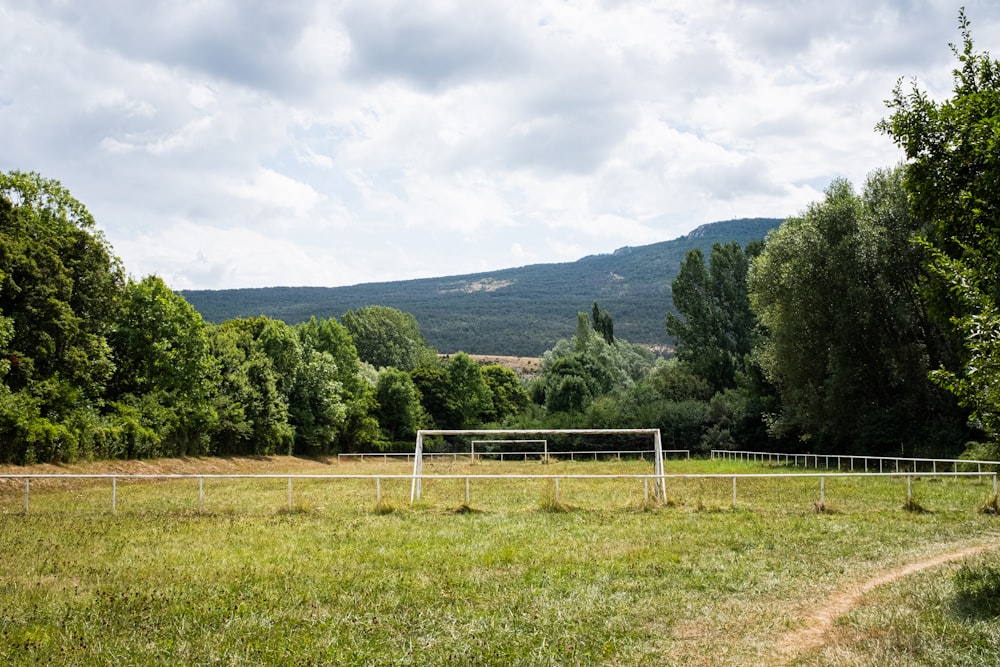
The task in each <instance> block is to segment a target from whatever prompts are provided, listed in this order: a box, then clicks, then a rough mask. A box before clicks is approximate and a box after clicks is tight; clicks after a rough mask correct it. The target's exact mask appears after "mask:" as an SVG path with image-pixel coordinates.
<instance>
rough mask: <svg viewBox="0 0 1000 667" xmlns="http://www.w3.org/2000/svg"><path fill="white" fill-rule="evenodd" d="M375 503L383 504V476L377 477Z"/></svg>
mask: <svg viewBox="0 0 1000 667" xmlns="http://www.w3.org/2000/svg"><path fill="white" fill-rule="evenodd" d="M375 504H376V505H381V504H382V478H381V477H376V478H375Z"/></svg>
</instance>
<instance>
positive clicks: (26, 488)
mask: <svg viewBox="0 0 1000 667" xmlns="http://www.w3.org/2000/svg"><path fill="white" fill-rule="evenodd" d="M993 479H996V477H995V476H994V478H993ZM30 495H31V478H30V477H25V478H24V513H25V514H27V513H28V497H29V496H30Z"/></svg>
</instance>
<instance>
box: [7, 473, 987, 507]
mask: <svg viewBox="0 0 1000 667" xmlns="http://www.w3.org/2000/svg"><path fill="white" fill-rule="evenodd" d="M993 497H994V498H996V497H997V474H996V473H993ZM24 511H25V512H27V511H28V510H27V501H25V510H24Z"/></svg>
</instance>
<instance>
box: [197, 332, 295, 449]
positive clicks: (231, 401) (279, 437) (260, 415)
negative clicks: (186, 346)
mask: <svg viewBox="0 0 1000 667" xmlns="http://www.w3.org/2000/svg"><path fill="white" fill-rule="evenodd" d="M286 326H287V325H285V324H284V323H283V322H278V321H276V320H271V319H269V318H266V317H264V316H260V317H257V318H252V319H242V320H230V321H228V322H224V323H223V324H221V325H219V326H217V327H214V328H213V329H212V330H211V334H210V346H211V351H212V355H213V356H214V357H215V359H216V360H217V361H218V363H219V366H220V373H221V377H222V380H221V382H220V385H219V392H218V395H217V399H216V400H217V413H218V414H219V418H220V420H219V426H218V430H217V432H216V450H217V451H218V452H219V453H222V454H274V453H291V451H292V446H293V444H294V429H293V428H292V426H291V425H290V424H289V422H288V399H287V396H286V395H285V393H284V392H283V390H284V389H285V388H286V387H287V386H288V385H289V384H290V383H291V380H292V377H291V375H290V373H291V372H293V371H294V368H292V367H291V364H292V355H291V351H292V350H290V349H289V348H294V346H295V345H296V344H297V343H296V342H295V338H294V335H292V336H289V335H288V333H287V332H284V331H283V330H282V329H283V328H284V327H286ZM269 352H270V354H269ZM272 354H274V355H275V356H274V357H272V356H271V355H272Z"/></svg>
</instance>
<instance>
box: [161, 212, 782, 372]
mask: <svg viewBox="0 0 1000 667" xmlns="http://www.w3.org/2000/svg"><path fill="white" fill-rule="evenodd" d="M780 224H781V220H780V219H777V218H744V219H739V220H727V221H723V222H714V223H710V224H707V225H702V226H701V227H698V228H697V229H695V230H693V231H692V232H691V233H689V234H687V235H686V236H682V237H680V238H677V239H674V240H672V241H664V242H661V243H654V244H651V245H644V246H636V247H628V246H626V247H624V248H619V249H618V250H616V251H614V252H613V253H611V254H607V255H591V256H588V257H584V258H583V259H580V260H577V261H575V262H568V263H560V264H535V265H531V266H522V267H519V268H511V269H503V270H500V271H490V272H486V273H474V274H469V275H463V276H449V277H444V278H423V279H419V280H403V281H396V282H385V283H366V284H363V285H353V286H349V287H263V288H251V289H235V290H185V291H182V292H181V294H183V296H184V298H185V299H187V300H188V301H189V302H190V303H191V305H193V306H194V307H195V308H196V309H197V310H198V312H200V313H201V315H202V317H204V318H205V319H206V320H208V321H209V322H216V323H218V322H222V321H224V320H228V319H233V318H238V317H253V316H256V315H261V314H263V315H267V316H268V317H272V318H275V319H280V320H284V321H285V322H288V323H289V324H295V323H297V322H302V321H306V320H308V319H309V318H310V317H311V316H313V315H315V316H316V317H318V318H329V317H336V318H338V319H339V318H340V317H341V315H343V314H344V313H345V312H347V311H348V310H354V309H357V308H361V307H363V306H369V305H382V306H390V307H393V308H398V309H399V310H402V311H405V312H408V313H411V314H412V315H413V316H414V317H416V318H417V321H418V322H420V329H421V331H422V332H423V333H424V335H425V336H426V337H427V341H428V342H429V343H430V344H431V345H433V346H434V347H436V348H437V349H438V350H439V351H441V352H449V353H450V352H458V351H464V352H468V353H469V354H493V355H510V356H538V355H540V354H541V353H542V352H544V351H545V350H547V349H549V348H551V347H552V346H553V345H554V344H555V343H556V341H558V340H559V339H560V338H569V337H571V336H572V335H573V333H574V332H575V331H576V318H577V313H580V312H587V313H589V312H590V309H591V306H592V305H593V303H594V301H597V302H598V303H600V305H601V308H602V309H604V310H606V311H607V312H608V313H610V314H611V317H612V318H613V320H614V326H615V335H616V336H617V337H619V338H624V339H626V340H628V341H630V342H633V343H643V344H648V345H653V346H663V345H668V344H669V342H670V341H669V337H668V336H667V333H666V330H665V325H664V322H665V319H666V314H667V311H668V310H670V309H672V308H673V303H672V300H671V294H670V283H671V282H672V281H673V279H674V278H675V277H676V275H677V271H678V269H679V268H680V263H681V261H683V259H684V256H685V255H686V254H687V252H688V251H689V250H691V249H692V248H701V249H702V251H703V252H704V253H705V255H706V256H707V255H708V253H709V251H710V250H711V248H712V245H713V244H714V243H728V242H729V241H738V242H739V243H740V245H744V246H745V245H746V244H747V243H748V242H750V241H752V240H755V239H762V238H764V236H766V235H767V232H768V231H769V230H771V229H774V228H775V227H777V226H778V225H780Z"/></svg>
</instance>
